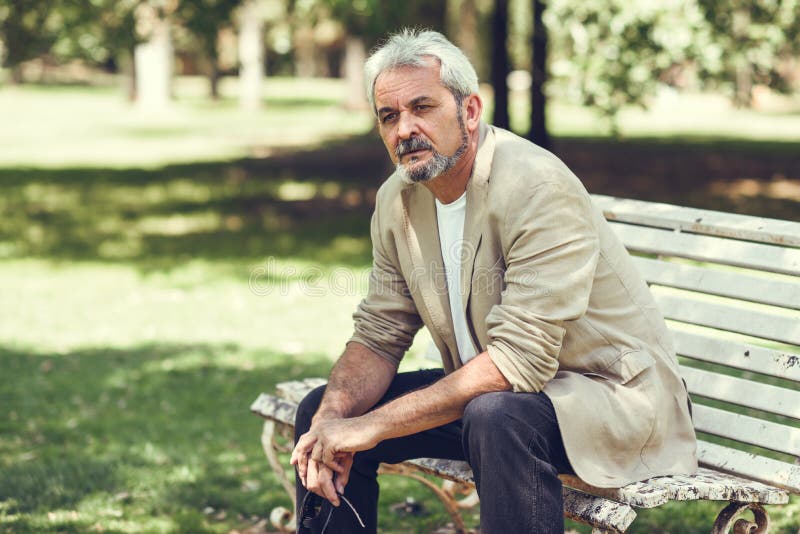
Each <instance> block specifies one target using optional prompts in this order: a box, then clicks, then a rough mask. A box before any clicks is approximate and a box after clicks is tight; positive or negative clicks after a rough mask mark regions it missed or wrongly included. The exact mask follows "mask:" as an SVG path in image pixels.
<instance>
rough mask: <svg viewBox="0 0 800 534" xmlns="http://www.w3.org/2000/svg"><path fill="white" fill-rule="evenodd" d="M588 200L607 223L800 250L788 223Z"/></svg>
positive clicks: (799, 237) (799, 231)
mask: <svg viewBox="0 0 800 534" xmlns="http://www.w3.org/2000/svg"><path fill="white" fill-rule="evenodd" d="M592 199H593V200H594V203H595V204H596V205H597V206H598V207H599V208H600V209H601V210H602V211H603V214H604V215H605V217H606V219H610V220H617V221H623V222H628V223H637V224H643V225H646V226H656V227H660V228H670V229H679V230H685V231H689V232H694V233H699V234H708V235H717V236H723V237H732V238H735V239H745V240H748V241H759V242H763V243H774V244H776V245H783V246H793V247H800V223H796V222H792V221H784V220H780V219H768V218H765V217H753V216H750V215H738V214H734V213H726V212H721V211H711V210H702V209H696V208H687V207H684V206H674V205H672V204H661V203H656V202H645V201H641V200H632V199H622V198H615V197H610V196H606V195H592Z"/></svg>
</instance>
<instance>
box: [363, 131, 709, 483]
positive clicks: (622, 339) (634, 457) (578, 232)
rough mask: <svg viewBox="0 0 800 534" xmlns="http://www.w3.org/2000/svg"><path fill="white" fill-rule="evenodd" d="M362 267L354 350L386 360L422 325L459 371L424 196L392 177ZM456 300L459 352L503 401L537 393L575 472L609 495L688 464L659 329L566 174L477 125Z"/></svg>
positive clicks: (542, 153) (654, 312) (637, 283)
mask: <svg viewBox="0 0 800 534" xmlns="http://www.w3.org/2000/svg"><path fill="white" fill-rule="evenodd" d="M371 235H372V244H373V257H374V262H373V269H372V274H371V276H370V285H369V291H368V294H367V297H366V298H365V299H364V300H363V301H362V302H361V304H360V305H359V306H358V309H357V311H356V313H355V314H354V319H355V333H354V335H353V337H352V339H351V341H358V342H360V343H362V344H364V345H366V346H367V347H369V348H371V349H372V350H373V351H375V352H376V353H377V354H379V355H381V356H382V357H384V358H386V359H388V360H389V361H391V362H393V363H395V364H399V362H400V359H401V358H402V357H403V354H404V353H405V351H406V350H407V349H408V347H409V346H410V344H411V342H412V340H413V337H414V334H415V333H416V332H417V331H418V330H419V328H420V327H421V326H422V325H423V324H424V325H425V326H427V327H428V329H429V330H430V333H431V336H432V338H433V341H434V343H435V344H436V346H437V347H438V349H439V352H440V353H441V355H442V363H443V365H444V368H445V371H446V372H451V371H453V370H455V369H457V368H458V367H460V366H461V361H460V358H459V356H458V349H457V346H456V340H455V337H454V334H453V327H452V319H451V316H450V306H449V302H448V294H447V284H446V280H445V277H444V272H445V271H444V263H443V261H442V257H441V252H440V246H439V236H438V230H437V223H436V207H435V204H434V197H433V195H432V194H431V193H430V192H429V191H428V189H427V188H425V187H424V186H422V185H419V184H406V183H404V182H403V181H401V180H400V179H399V177H398V176H397V175H396V174H395V175H392V176H391V177H390V178H389V179H388V180H387V181H386V182H385V183H384V184H383V185H382V187H381V188H380V190H379V192H378V197H377V205H376V207H375V213H374V215H373V217H372V225H371ZM463 250H464V253H463V254H462V263H461V291H462V294H463V295H464V298H463V305H464V312H465V313H466V317H467V323H468V325H469V328H470V332H471V335H472V339H473V341H474V342H475V346H476V347H478V348H479V349H480V351H484V350H488V352H489V356H490V357H491V359H492V360H493V362H494V363H495V364H496V365H497V367H498V368H499V370H500V371H501V372H502V373H503V375H504V376H505V377H506V378H507V379H508V380H509V381H510V382H511V384H512V385H513V389H514V391H516V392H532V391H542V390H543V391H544V392H545V393H546V394H547V395H548V396H549V397H550V399H551V400H552V402H553V405H554V407H555V411H556V415H557V417H558V422H559V426H560V428H561V433H562V436H563V439H564V445H565V448H566V451H567V454H568V456H569V459H570V462H571V463H572V466H573V468H574V469H575V472H576V474H577V475H578V476H579V477H580V478H581V479H583V480H584V481H585V482H588V483H589V484H592V485H594V486H599V487H618V486H621V485H624V484H627V483H630V482H633V481H636V480H643V479H646V478H649V477H652V476H655V475H664V474H680V473H691V472H694V470H695V469H696V467H697V459H696V451H695V443H696V441H695V434H694V429H693V427H692V422H691V417H690V412H689V408H688V396H687V393H686V389H685V387H684V384H683V382H682V380H681V378H680V376H679V374H678V365H677V360H676V357H675V353H674V349H673V345H672V341H671V338H670V335H669V332H668V331H667V329H666V326H665V324H664V319H663V318H662V316H661V314H660V312H659V310H658V308H657V307H656V304H655V302H654V301H653V298H652V296H651V294H650V291H649V289H648V287H647V284H646V283H645V282H644V281H643V279H642V277H641V276H640V275H639V273H638V272H637V270H636V269H635V268H634V265H633V263H632V261H631V259H630V257H629V255H628V253H627V251H626V250H625V248H624V247H623V246H622V244H621V243H620V241H619V240H618V239H617V237H616V236H615V234H614V233H613V231H612V230H611V228H610V226H609V225H608V223H607V222H606V220H605V219H604V217H603V215H602V213H601V212H600V210H599V209H598V208H596V207H595V206H594V205H593V204H592V201H591V198H590V196H589V194H588V193H587V192H586V190H585V188H584V187H583V185H582V184H581V182H580V181H579V180H578V178H577V177H576V176H575V175H574V174H573V173H572V172H571V171H570V170H569V169H568V168H567V167H566V166H565V165H564V164H563V163H562V162H561V161H560V160H559V159H558V158H556V157H555V156H553V155H552V154H551V153H549V152H547V151H546V150H543V149H541V148H539V147H537V146H535V145H533V144H532V143H530V142H528V141H526V140H524V139H522V138H520V137H517V136H515V135H514V134H512V133H510V132H507V131H505V130H502V129H499V128H494V127H489V126H486V125H481V141H480V147H479V150H478V154H477V157H476V160H475V165H474V168H473V174H472V177H471V179H470V181H469V183H468V185H467V214H466V221H465V225H464V246H463Z"/></svg>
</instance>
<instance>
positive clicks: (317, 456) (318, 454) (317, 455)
mask: <svg viewBox="0 0 800 534" xmlns="http://www.w3.org/2000/svg"><path fill="white" fill-rule="evenodd" d="M324 452H325V447H324V446H323V445H322V443H321V442H319V441H318V442H316V443H315V444H314V448H312V449H311V454H310V456H311V459H312V460H314V461H315V462H322V455H323V453H324Z"/></svg>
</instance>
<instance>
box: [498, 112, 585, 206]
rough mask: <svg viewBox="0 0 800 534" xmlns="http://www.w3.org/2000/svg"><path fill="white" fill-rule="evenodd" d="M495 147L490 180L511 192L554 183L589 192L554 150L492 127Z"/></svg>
mask: <svg viewBox="0 0 800 534" xmlns="http://www.w3.org/2000/svg"><path fill="white" fill-rule="evenodd" d="M492 129H493V131H494V135H495V150H494V157H493V159H492V170H491V178H490V183H492V185H494V186H495V188H499V189H501V190H502V191H504V192H505V193H506V194H509V193H510V194H512V195H513V193H514V192H517V191H524V190H531V189H533V188H537V187H539V186H540V185H542V184H552V185H557V186H560V187H561V188H564V189H567V190H572V191H575V192H581V193H586V190H585V188H584V186H583V184H582V183H581V181H580V180H579V179H578V177H577V176H575V174H574V173H573V172H572V171H571V170H570V169H569V167H567V165H566V164H565V163H564V162H563V161H561V160H560V159H559V158H558V157H557V156H556V155H555V154H553V153H552V152H550V151H548V150H546V149H544V148H542V147H540V146H538V145H536V144H534V143H532V142H531V141H529V140H528V139H525V138H523V137H520V136H518V135H516V134H514V133H513V132H509V131H508V130H504V129H502V128H497V127H492Z"/></svg>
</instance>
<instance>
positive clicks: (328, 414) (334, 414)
mask: <svg viewBox="0 0 800 534" xmlns="http://www.w3.org/2000/svg"><path fill="white" fill-rule="evenodd" d="M345 417H346V416H345V414H343V413H342V412H341V411H340V410H336V409H333V408H324V407H321V408H320V409H319V410H317V413H315V414H314V417H312V418H311V424H312V425H313V424H314V423H317V422H319V421H323V420H330V419H344V418H345Z"/></svg>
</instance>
